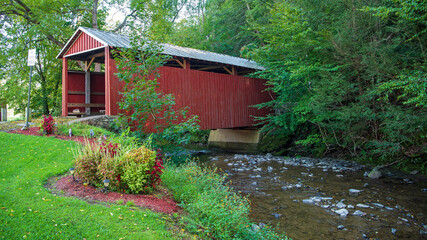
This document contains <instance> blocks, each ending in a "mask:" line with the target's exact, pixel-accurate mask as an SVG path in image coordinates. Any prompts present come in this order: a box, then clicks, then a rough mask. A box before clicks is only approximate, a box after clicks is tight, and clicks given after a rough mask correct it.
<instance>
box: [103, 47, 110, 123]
mask: <svg viewBox="0 0 427 240" xmlns="http://www.w3.org/2000/svg"><path fill="white" fill-rule="evenodd" d="M104 64H105V115H111V105H110V101H111V91H110V84H111V75H110V74H111V66H110V48H109V47H105V62H104Z"/></svg>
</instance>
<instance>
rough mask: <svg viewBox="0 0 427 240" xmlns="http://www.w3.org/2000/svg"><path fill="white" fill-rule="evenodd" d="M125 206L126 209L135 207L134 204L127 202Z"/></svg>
mask: <svg viewBox="0 0 427 240" xmlns="http://www.w3.org/2000/svg"><path fill="white" fill-rule="evenodd" d="M126 206H128V207H135V203H134V202H133V201H127V202H126Z"/></svg>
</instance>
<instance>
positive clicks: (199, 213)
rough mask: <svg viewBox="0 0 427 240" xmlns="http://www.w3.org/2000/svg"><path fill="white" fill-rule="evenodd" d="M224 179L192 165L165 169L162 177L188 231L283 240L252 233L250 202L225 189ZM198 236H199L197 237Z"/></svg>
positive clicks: (269, 232) (265, 233)
mask: <svg viewBox="0 0 427 240" xmlns="http://www.w3.org/2000/svg"><path fill="white" fill-rule="evenodd" d="M225 178H226V175H220V174H218V173H217V172H216V168H214V169H211V168H202V167H200V166H198V165H196V164H195V163H194V162H190V163H187V164H183V165H181V166H167V169H166V171H165V173H164V174H163V176H162V179H163V182H164V183H165V185H166V186H167V187H168V188H169V189H170V190H171V191H172V194H173V195H174V197H175V199H176V200H177V201H179V202H181V203H182V205H183V207H184V209H185V210H186V211H187V212H188V213H189V215H190V219H188V222H189V224H188V226H187V228H189V229H188V230H189V231H190V232H194V233H199V232H200V230H201V229H204V231H202V232H201V234H202V235H204V237H208V238H217V239H286V237H285V236H280V235H278V234H277V233H275V232H274V231H272V230H271V229H270V228H268V227H267V228H264V229H262V230H260V231H254V230H252V223H251V222H250V220H249V212H250V203H249V200H248V199H247V198H245V197H243V196H241V195H239V194H237V193H236V192H234V191H233V189H231V188H230V187H228V186H225V185H224V184H223V182H224V181H225ZM199 234H200V233H199Z"/></svg>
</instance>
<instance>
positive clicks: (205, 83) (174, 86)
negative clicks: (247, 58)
mask: <svg viewBox="0 0 427 240" xmlns="http://www.w3.org/2000/svg"><path fill="white" fill-rule="evenodd" d="M115 72H117V70H116V68H115V67H113V69H112V73H115ZM159 72H160V75H161V77H160V78H159V80H158V82H159V84H160V90H161V91H163V92H164V93H172V94H174V96H175V101H176V103H177V107H178V108H183V107H185V106H187V107H188V108H189V111H188V113H187V115H188V116H190V115H197V116H199V120H200V123H199V124H200V126H201V128H202V129H217V128H236V127H250V126H253V124H254V123H255V121H254V119H253V116H265V115H267V114H268V113H269V111H268V110H267V109H261V110H258V109H256V108H254V107H251V106H252V105H255V104H259V103H263V102H267V101H271V96H270V94H269V93H268V92H263V90H264V89H265V88H266V86H265V83H266V80H264V79H257V78H248V77H242V76H236V75H228V74H219V73H212V72H202V71H196V70H190V69H181V68H172V67H161V68H160V69H159ZM111 85H112V86H111V87H110V89H111V91H112V92H111V95H110V97H111V115H116V114H117V113H118V112H119V109H118V105H117V102H118V101H120V95H119V94H118V91H120V90H119V89H121V88H122V87H123V83H122V82H119V81H118V79H117V77H116V76H115V75H112V78H111ZM113 102H114V104H113ZM107 111H108V110H107Z"/></svg>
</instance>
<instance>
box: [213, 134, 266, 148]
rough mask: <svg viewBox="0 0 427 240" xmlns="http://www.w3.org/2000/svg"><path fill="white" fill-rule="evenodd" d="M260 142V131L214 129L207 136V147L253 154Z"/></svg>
mask: <svg viewBox="0 0 427 240" xmlns="http://www.w3.org/2000/svg"><path fill="white" fill-rule="evenodd" d="M259 140H260V130H258V129H256V130H250V129H216V130H211V132H210V134H209V140H208V146H209V147H210V148H220V149H225V150H232V151H245V152H248V151H249V152H255V151H256V150H257V147H258V143H259Z"/></svg>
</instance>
